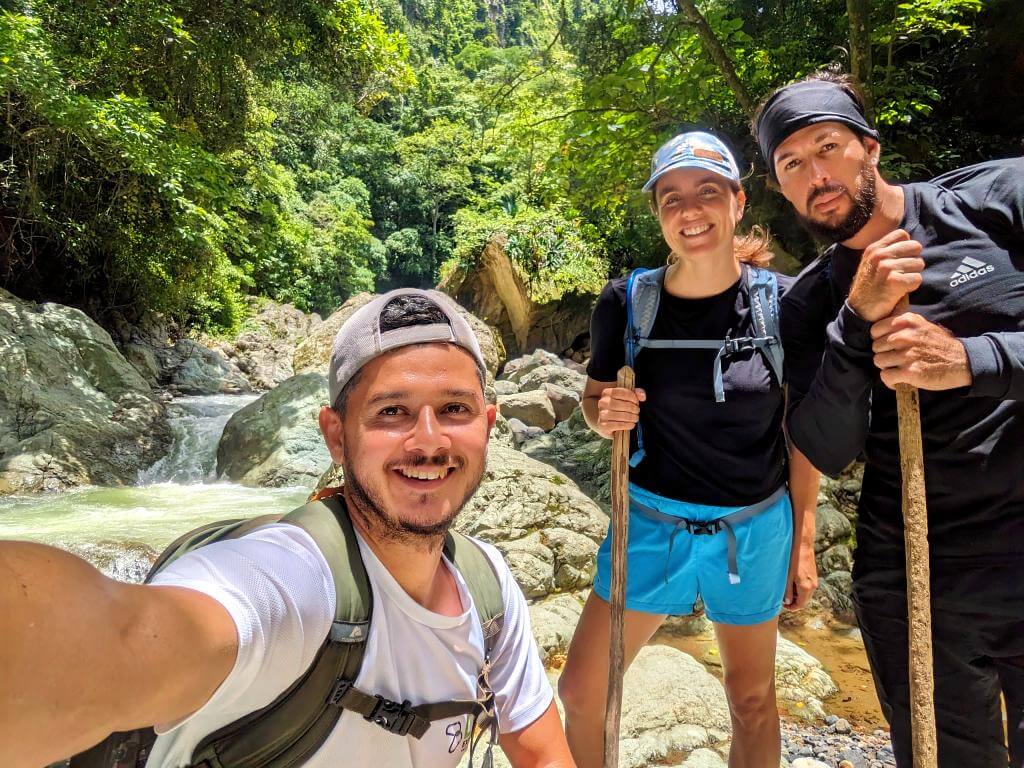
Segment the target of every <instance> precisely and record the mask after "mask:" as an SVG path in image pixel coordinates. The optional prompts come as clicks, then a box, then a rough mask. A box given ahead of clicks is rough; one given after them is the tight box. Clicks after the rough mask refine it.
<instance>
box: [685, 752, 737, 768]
mask: <svg viewBox="0 0 1024 768" xmlns="http://www.w3.org/2000/svg"><path fill="white" fill-rule="evenodd" d="M680 768H726V762H725V760H723V759H722V756H721V755H720V754H718V753H717V752H715V751H714V750H710V749H697V750H694V751H693V752H691V753H690V756H689V757H688V758H686V760H684V761H683V762H682V763H681V764H680Z"/></svg>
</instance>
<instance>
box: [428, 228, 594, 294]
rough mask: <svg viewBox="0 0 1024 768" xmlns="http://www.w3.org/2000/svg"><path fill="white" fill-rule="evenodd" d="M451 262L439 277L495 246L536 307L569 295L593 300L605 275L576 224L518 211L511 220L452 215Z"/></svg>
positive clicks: (590, 244) (470, 264)
mask: <svg viewBox="0 0 1024 768" xmlns="http://www.w3.org/2000/svg"><path fill="white" fill-rule="evenodd" d="M455 218H456V224H455V231H456V240H457V241H458V243H459V246H458V249H457V250H456V252H455V254H454V255H453V257H452V258H451V259H450V260H449V261H448V262H446V263H445V264H444V265H442V267H441V274H442V277H444V276H446V275H448V274H449V273H451V272H452V271H454V270H456V269H459V268H469V267H472V266H473V265H474V264H475V263H476V259H477V258H478V257H479V255H480V253H481V252H482V251H483V249H484V246H486V245H487V244H488V243H490V242H495V243H497V244H499V245H500V246H501V247H502V248H503V249H504V251H505V253H507V254H508V256H509V258H510V259H511V261H512V263H513V264H514V265H515V266H516V268H517V271H518V273H519V276H520V277H521V278H522V279H523V281H524V283H525V284H526V285H527V287H528V289H529V292H530V297H531V298H532V299H533V300H534V301H536V302H539V303H543V302H548V301H555V300H557V299H560V298H561V297H563V296H566V295H568V294H571V293H580V294H587V293H591V294H596V293H597V292H599V291H600V290H601V286H602V285H603V284H604V281H605V279H606V278H607V273H608V263H607V261H606V260H605V259H604V256H603V253H602V250H601V248H600V247H599V246H597V245H595V244H594V243H592V242H588V241H587V240H585V239H584V238H583V237H581V236H580V234H579V232H580V228H581V224H580V222H579V221H573V220H570V219H568V218H566V217H565V216H564V215H563V214H562V213H561V212H559V211H557V210H550V209H549V210H536V209H533V208H523V209H521V210H518V211H516V212H515V213H514V214H509V213H506V212H504V211H489V212H479V211H473V210H469V209H464V210H462V211H459V213H458V214H457V215H456V217H455Z"/></svg>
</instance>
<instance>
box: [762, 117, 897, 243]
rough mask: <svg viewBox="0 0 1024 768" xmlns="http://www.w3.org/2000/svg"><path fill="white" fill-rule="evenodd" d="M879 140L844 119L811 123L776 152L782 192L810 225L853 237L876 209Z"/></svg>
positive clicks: (825, 235)
mask: <svg viewBox="0 0 1024 768" xmlns="http://www.w3.org/2000/svg"><path fill="white" fill-rule="evenodd" d="M877 153H878V144H877V143H875V142H874V141H873V140H871V139H862V138H861V137H860V136H859V135H858V134H856V133H854V132H853V131H852V130H850V128H848V127H847V126H845V125H843V124H842V123H836V122H824V123H817V124H815V125H808V126H806V127H804V128H801V129H799V130H797V131H794V132H793V133H792V134H791V135H789V136H787V137H786V140H785V141H783V142H782V143H781V144H780V145H779V146H778V148H777V149H776V150H775V156H774V158H773V163H774V170H775V175H776V178H777V179H778V180H779V187H780V188H781V190H782V194H783V195H784V196H785V197H786V199H787V200H789V202H790V203H791V204H792V205H793V208H794V209H795V210H796V212H797V215H798V216H799V217H800V219H801V221H802V222H803V224H804V226H805V227H806V228H807V229H808V230H810V231H811V233H812V234H814V235H815V236H817V237H820V238H821V239H823V240H827V241H829V242H842V241H844V240H848V239H849V238H851V237H853V236H854V235H856V234H857V232H859V231H860V230H861V229H862V228H863V227H864V225H865V224H867V223H868V220H869V219H870V218H871V215H872V213H874V210H875V205H876V203H877V195H876V181H877V178H876V171H875V166H874V162H877V157H878V154H877Z"/></svg>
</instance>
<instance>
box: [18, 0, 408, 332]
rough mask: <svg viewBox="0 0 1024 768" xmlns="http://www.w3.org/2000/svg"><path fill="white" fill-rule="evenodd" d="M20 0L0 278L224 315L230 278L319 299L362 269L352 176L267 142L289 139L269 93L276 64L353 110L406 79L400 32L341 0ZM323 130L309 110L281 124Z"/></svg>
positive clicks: (27, 289) (210, 317)
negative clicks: (111, 0) (301, 120)
mask: <svg viewBox="0 0 1024 768" xmlns="http://www.w3.org/2000/svg"><path fill="white" fill-rule="evenodd" d="M22 9H23V11H24V12H23V13H21V14H17V13H11V12H2V13H0V86H2V88H3V92H4V94H5V96H6V101H7V105H8V110H7V113H8V120H7V121H6V123H5V125H4V126H3V127H2V128H0V142H2V147H0V149H2V153H3V157H5V158H7V160H6V162H5V164H4V167H3V174H2V177H0V189H2V199H0V205H2V211H3V221H4V222H5V229H6V230H7V231H8V234H9V236H8V237H6V238H5V239H4V242H3V245H2V246H0V280H2V282H3V284H4V285H5V286H6V287H8V288H10V289H12V290H13V291H15V292H16V293H22V294H23V295H29V296H45V297H47V298H54V299H57V300H62V301H68V302H75V303H80V304H83V305H85V306H87V307H89V308H90V309H91V310H92V311H93V312H94V313H95V314H97V315H98V316H101V317H102V316H103V315H104V314H105V313H106V312H108V311H117V312H122V313H124V312H128V313H129V314H131V313H132V312H138V313H141V312H143V311H145V310H147V309H156V310H160V311H164V312H167V313H170V314H171V315H174V316H176V317H178V318H179V319H181V320H184V321H185V322H188V323H194V324H197V325H200V326H208V327H213V326H219V327H230V326H231V325H233V324H234V323H235V322H236V321H237V318H238V315H239V307H240V306H241V294H242V292H243V291H245V290H251V291H257V292H260V293H265V294H268V295H272V296H274V297H275V298H281V299H285V300H292V301H295V302H296V303H297V304H299V305H300V306H303V307H307V308H317V309H321V310H324V309H328V308H333V306H335V305H336V304H337V303H338V302H339V301H341V300H343V299H344V298H345V297H347V296H348V295H349V293H351V292H352V291H354V290H362V289H365V288H368V287H372V286H373V284H374V276H375V274H376V273H377V272H379V271H380V270H381V269H382V268H383V264H384V249H383V246H382V245H381V244H380V243H379V242H378V241H377V239H376V238H375V237H374V236H373V235H372V233H371V232H370V227H371V226H372V221H371V220H370V207H369V200H368V193H367V190H366V188H365V186H364V185H363V184H362V182H361V181H359V180H358V179H353V178H351V177H350V174H347V173H345V172H344V169H342V168H341V167H340V166H339V165H338V164H333V165H331V164H327V165H328V167H326V168H325V169H323V171H322V172H321V173H320V174H319V176H317V175H316V174H315V173H310V174H309V176H310V178H309V181H308V183H307V181H306V171H307V170H310V171H312V170H314V167H315V163H316V162H317V157H316V153H315V152H314V153H312V154H313V157H312V158H307V157H303V156H302V155H301V152H299V151H296V152H294V153H293V154H292V156H287V155H286V153H285V152H284V151H282V152H281V155H282V156H281V157H278V150H279V147H280V149H281V150H286V149H289V148H290V145H287V144H286V142H285V141H284V140H283V139H284V134H283V133H282V131H281V130H280V129H279V127H278V126H277V125H276V124H275V114H274V112H273V110H272V109H271V108H270V107H269V106H268V105H269V104H270V103H272V102H274V100H275V99H277V102H276V104H275V105H276V106H284V107H285V109H284V110H283V111H284V112H285V113H289V112H290V111H291V110H289V109H288V107H290V105H291V100H290V99H289V98H288V97H287V96H282V90H284V89H283V88H282V87H281V86H280V85H279V84H280V83H282V82H283V78H284V77H286V76H290V77H300V78H301V79H302V80H303V82H304V83H305V84H306V85H307V87H308V90H309V91H311V92H312V93H313V94H314V96H315V98H316V99H318V100H319V102H320V103H321V104H323V103H325V102H327V103H332V104H334V103H340V104H343V105H345V106H346V107H347V108H348V109H350V110H351V111H352V113H353V114H356V115H363V114H366V113H367V112H369V111H370V110H371V109H372V108H373V107H374V105H375V104H378V103H379V102H380V101H381V100H382V99H383V98H385V97H386V96H388V95H389V94H392V93H395V92H398V91H400V90H401V89H403V88H407V87H409V86H410V85H411V84H412V82H413V77H412V71H411V69H410V68H409V67H408V65H407V63H406V56H407V49H406V47H405V41H404V38H403V37H402V36H401V35H400V34H398V33H395V32H392V31H389V30H387V29H386V28H385V27H384V25H383V23H382V21H381V20H380V18H379V17H377V16H376V14H375V13H373V12H372V11H371V10H368V9H366V8H365V7H364V6H362V5H361V4H360V3H359V2H357V0H332V2H321V1H320V0H305V1H302V2H297V3H296V2H289V3H283V2H282V3H269V4H263V5H261V7H259V8H257V7H255V6H253V5H252V4H250V3H248V2H237V0H221V1H220V2H212V3H211V2H204V3H193V2H191V1H190V0H175V1H173V2H161V1H160V0H141V1H140V2H138V3H130V4H128V5H125V6H122V5H118V6H111V5H109V4H108V3H105V2H103V3H101V2H94V1H91V0H84V1H78V0H76V2H69V1H68V0H35V1H34V2H33V1H32V0H30V2H28V3H25V4H23V6H22ZM268 19H269V20H270V23H268ZM305 94H306V92H305V91H303V92H301V93H300V95H305ZM289 116H291V115H289ZM293 127H294V125H289V126H288V128H293ZM333 131H334V129H333V127H332V126H325V125H324V124H323V123H322V122H313V123H312V124H311V125H309V126H304V130H300V131H297V133H298V134H300V136H301V138H300V139H299V141H298V142H297V143H298V144H300V145H301V146H300V148H301V149H307V148H309V147H310V146H314V147H316V146H323V145H325V144H329V143H330V140H331V138H332V136H333ZM290 137H291V134H289V139H290ZM303 160H306V161H307V162H309V163H310V164H309V165H305V164H304V163H303V162H302V161H303ZM282 161H283V162H282ZM300 178H301V179H302V180H301V181H299V179H300Z"/></svg>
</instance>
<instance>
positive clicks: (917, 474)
mask: <svg viewBox="0 0 1024 768" xmlns="http://www.w3.org/2000/svg"><path fill="white" fill-rule="evenodd" d="M909 307H910V303H909V301H908V299H907V297H906V296H904V297H903V298H902V299H901V300H900V302H899V304H897V305H896V312H906V311H907V310H908V309H909ZM896 413H897V418H898V420H899V430H900V469H901V470H902V474H903V536H904V541H905V542H906V550H907V624H908V628H909V641H910V643H909V645H910V647H909V649H908V653H909V654H910V727H911V740H912V742H913V747H914V768H935V767H936V766H937V765H938V762H937V758H936V752H937V747H936V742H935V674H934V668H933V665H932V608H931V571H930V568H929V563H928V506H927V499H926V497H925V488H924V449H923V448H922V446H921V403H920V398H919V397H918V392H917V388H916V387H912V386H910V385H909V384H897V385H896ZM616 435H618V433H616ZM613 583H614V582H613Z"/></svg>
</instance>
